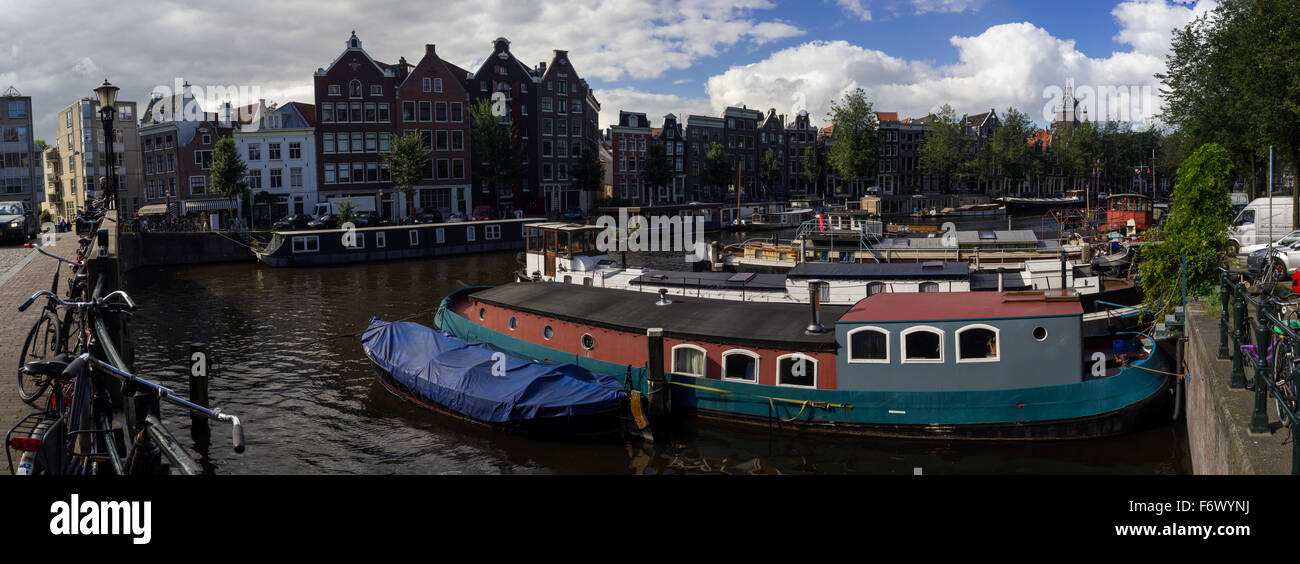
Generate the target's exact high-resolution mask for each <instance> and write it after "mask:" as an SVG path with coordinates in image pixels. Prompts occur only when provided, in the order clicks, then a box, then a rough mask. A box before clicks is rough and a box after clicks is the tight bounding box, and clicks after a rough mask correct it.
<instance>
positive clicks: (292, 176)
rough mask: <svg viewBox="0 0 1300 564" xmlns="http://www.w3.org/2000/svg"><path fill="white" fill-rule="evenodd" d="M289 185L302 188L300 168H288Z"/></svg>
mask: <svg viewBox="0 0 1300 564" xmlns="http://www.w3.org/2000/svg"><path fill="white" fill-rule="evenodd" d="M289 187H290V188H302V169H301V168H291V169H289Z"/></svg>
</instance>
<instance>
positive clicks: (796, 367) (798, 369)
mask: <svg viewBox="0 0 1300 564" xmlns="http://www.w3.org/2000/svg"><path fill="white" fill-rule="evenodd" d="M776 383H777V385H779V386H802V387H805V388H815V387H817V359H815V358H812V357H809V356H806V355H802V354H788V355H785V356H781V357H777V359H776Z"/></svg>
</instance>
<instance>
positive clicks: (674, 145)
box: [651, 114, 690, 204]
mask: <svg viewBox="0 0 1300 564" xmlns="http://www.w3.org/2000/svg"><path fill="white" fill-rule="evenodd" d="M651 137H652V138H653V139H654V140H656V141H659V142H660V143H663V144H664V153H665V156H666V157H667V158H668V162H669V163H670V166H669V168H670V169H671V170H672V172H673V180H672V184H671V185H669V186H660V187H659V194H658V198H659V200H658V201H659V202H663V203H669V204H684V203H686V202H687V201H688V200H687V197H688V196H689V195H690V194H688V192H687V190H686V155H687V142H686V137H685V136H683V135H682V126H681V124H680V123H678V122H677V116H675V115H673V114H668V115H665V116H664V125H663V127H660V128H659V129H655V130H654V131H653V134H652V136H651Z"/></svg>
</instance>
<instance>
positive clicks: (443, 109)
mask: <svg viewBox="0 0 1300 564" xmlns="http://www.w3.org/2000/svg"><path fill="white" fill-rule="evenodd" d="M433 121H439V122H445V121H447V103H446V102H436V103H434V105H433Z"/></svg>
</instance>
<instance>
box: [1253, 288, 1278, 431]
mask: <svg viewBox="0 0 1300 564" xmlns="http://www.w3.org/2000/svg"><path fill="white" fill-rule="evenodd" d="M1272 330H1273V324H1272V323H1271V322H1269V320H1268V302H1267V301H1265V300H1264V299H1263V298H1261V299H1260V300H1259V303H1258V304H1256V306H1255V357H1256V358H1255V376H1254V381H1255V412H1254V413H1253V414H1251V417H1250V432H1251V433H1268V385H1269V383H1270V382H1272V380H1270V379H1269V376H1268V368H1269V367H1268V359H1267V356H1268V352H1267V349H1268V346H1269V344H1270V343H1271V342H1272V338H1271V336H1270V335H1269V333H1271V332H1272Z"/></svg>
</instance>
